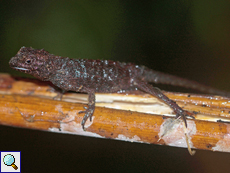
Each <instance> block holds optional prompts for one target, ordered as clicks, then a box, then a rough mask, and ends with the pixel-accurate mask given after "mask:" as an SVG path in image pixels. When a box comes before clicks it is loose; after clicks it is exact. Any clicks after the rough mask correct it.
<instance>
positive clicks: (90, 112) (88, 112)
mask: <svg viewBox="0 0 230 173" xmlns="http://www.w3.org/2000/svg"><path fill="white" fill-rule="evenodd" d="M84 109H86V110H85V111H80V112H79V114H81V113H85V115H84V117H83V119H82V121H81V125H82V128H83V130H85V123H86V121H87V119H88V118H89V120H90V121H92V116H93V112H94V109H95V107H94V105H89V106H88V107H84Z"/></svg>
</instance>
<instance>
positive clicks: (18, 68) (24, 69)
mask: <svg viewBox="0 0 230 173" xmlns="http://www.w3.org/2000/svg"><path fill="white" fill-rule="evenodd" d="M12 68H14V69H16V70H20V71H27V70H28V69H26V68H22V67H12Z"/></svg>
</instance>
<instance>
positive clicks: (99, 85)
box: [9, 47, 230, 129]
mask: <svg viewBox="0 0 230 173" xmlns="http://www.w3.org/2000/svg"><path fill="white" fill-rule="evenodd" d="M9 65H10V67H11V68H13V69H15V70H17V71H20V72H24V73H27V74H30V75H33V76H34V77H36V78H38V79H40V80H42V81H50V82H52V83H53V84H54V85H55V86H57V87H59V88H60V89H62V90H63V91H76V92H83V93H88V107H84V108H85V110H84V111H80V112H79V113H85V115H84V117H83V119H82V121H81V125H82V128H83V129H84V125H85V123H86V121H87V119H88V118H89V119H90V121H92V116H93V113H94V110H95V93H96V92H99V93H114V92H119V91H120V90H127V89H130V88H137V89H139V90H142V91H144V92H146V93H148V94H150V95H153V96H155V97H157V98H158V99H159V100H161V101H163V102H165V103H166V104H167V105H168V106H169V107H170V108H171V109H172V110H173V111H174V113H175V114H176V118H182V119H183V121H184V123H185V126H186V127H187V121H186V118H187V117H188V116H190V117H192V116H191V115H192V113H190V112H188V111H185V110H183V109H182V108H181V107H180V106H178V104H177V103H176V102H174V101H173V100H171V99H169V98H168V97H167V96H166V95H165V94H163V92H162V91H161V90H160V89H158V88H156V87H153V86H152V85H151V84H150V83H156V84H169V85H173V86H181V87H185V88H191V89H196V90H199V91H202V92H206V93H210V94H218V95H223V96H230V93H228V92H225V91H221V90H218V89H215V88H212V87H209V86H206V85H203V84H200V83H198V82H196V81H192V80H188V79H184V78H181V77H177V76H174V75H170V74H166V73H162V72H159V71H154V70H152V69H149V68H147V67H145V66H139V65H135V64H133V63H122V62H118V61H111V60H91V59H70V58H68V57H61V56H55V55H53V54H50V53H49V52H48V51H45V50H44V49H33V48H31V47H21V49H20V50H19V51H18V52H17V54H16V55H15V56H14V57H12V58H11V59H10V61H9Z"/></svg>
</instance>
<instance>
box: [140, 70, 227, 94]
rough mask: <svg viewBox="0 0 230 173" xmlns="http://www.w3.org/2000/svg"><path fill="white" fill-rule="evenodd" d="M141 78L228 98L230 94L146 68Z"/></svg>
mask: <svg viewBox="0 0 230 173" xmlns="http://www.w3.org/2000/svg"><path fill="white" fill-rule="evenodd" d="M141 78H142V79H144V80H145V81H147V82H152V83H156V84H168V85H173V86H180V87H184V88H190V89H195V90H198V91H201V92H204V93H209V94H216V95H221V96H226V97H230V92H226V91H221V90H218V89H216V88H212V87H209V86H206V85H203V84H200V83H198V82H196V81H192V80H188V79H184V78H181V77H177V76H174V75H170V74H166V73H162V72H158V71H154V70H151V69H148V68H146V67H144V70H143V71H142V76H141Z"/></svg>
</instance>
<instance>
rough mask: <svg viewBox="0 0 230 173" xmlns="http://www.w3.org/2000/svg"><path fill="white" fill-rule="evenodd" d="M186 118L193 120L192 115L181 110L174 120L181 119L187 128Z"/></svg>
mask: <svg viewBox="0 0 230 173" xmlns="http://www.w3.org/2000/svg"><path fill="white" fill-rule="evenodd" d="M187 117H190V118H193V119H195V117H194V116H193V113H191V112H188V111H185V110H181V112H180V113H179V114H176V118H183V121H184V123H185V127H186V128H187Z"/></svg>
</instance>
